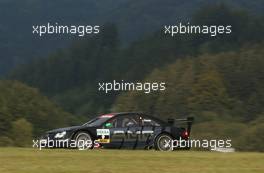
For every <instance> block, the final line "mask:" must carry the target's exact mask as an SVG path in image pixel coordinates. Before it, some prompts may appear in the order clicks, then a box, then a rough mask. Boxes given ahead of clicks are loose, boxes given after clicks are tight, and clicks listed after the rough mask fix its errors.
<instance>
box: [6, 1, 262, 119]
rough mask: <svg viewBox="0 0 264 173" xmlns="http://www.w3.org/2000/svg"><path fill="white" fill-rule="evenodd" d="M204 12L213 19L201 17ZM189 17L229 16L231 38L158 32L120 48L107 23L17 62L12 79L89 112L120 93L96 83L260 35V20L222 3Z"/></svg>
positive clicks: (139, 75)
mask: <svg viewBox="0 0 264 173" xmlns="http://www.w3.org/2000/svg"><path fill="white" fill-rule="evenodd" d="M217 14H222V15H221V16H224V18H223V17H219V15H217ZM208 16H210V17H211V18H212V20H208V21H207V20H205V19H207V17H208ZM192 20H193V22H194V23H195V22H199V23H204V24H211V21H214V22H216V23H220V24H221V23H222V22H223V21H225V20H227V21H229V22H230V23H231V24H232V26H233V28H234V31H233V34H232V37H231V36H226V37H214V38H209V37H204V36H196V35H193V36H192V35H191V36H186V35H185V36H178V37H174V38H171V37H164V35H162V34H161V33H160V32H157V33H155V34H153V35H151V36H149V37H146V38H144V39H142V40H141V41H137V42H135V43H133V44H131V45H130V46H129V47H127V48H123V47H122V44H120V41H119V38H120V37H119V33H118V30H117V27H116V26H115V25H106V26H105V30H104V31H102V34H101V35H100V36H97V37H93V38H91V39H87V40H83V41H79V42H77V43H76V44H74V45H73V46H72V47H70V48H69V49H65V50H60V51H58V52H56V53H53V54H51V55H50V56H49V57H48V58H45V59H43V60H39V61H35V62H33V63H31V64H28V65H25V66H20V67H19V68H17V69H16V70H14V71H13V72H12V73H11V74H10V78H11V79H16V80H20V81H23V82H25V83H27V84H28V85H30V86H33V87H36V88H39V89H40V91H41V92H42V93H44V94H45V95H47V96H49V97H50V98H52V99H53V100H55V101H56V102H57V103H58V104H59V105H61V106H62V107H63V108H64V109H65V110H67V111H69V112H71V113H74V114H78V115H85V116H87V115H93V114H96V113H99V112H108V111H110V107H111V105H112V104H113V101H114V99H115V97H116V95H118V94H119V93H118V92H115V93H110V94H109V95H107V96H106V95H105V94H104V93H102V92H98V88H97V87H98V82H106V81H111V80H114V79H115V80H126V81H139V80H142V79H144V78H145V76H147V75H148V74H149V73H151V72H152V71H153V70H155V69H156V68H161V67H163V66H166V65H167V64H170V63H173V62H174V61H175V60H177V59H179V58H184V57H187V56H198V55H200V54H203V53H218V52H225V51H229V50H238V49H239V48H240V47H241V46H242V45H245V44H254V43H255V44H256V43H258V42H260V41H261V40H263V37H264V33H263V31H264V29H261V28H264V26H263V24H262V23H261V19H259V18H252V17H250V16H248V14H247V13H245V12H238V11H234V10H231V9H230V8H228V7H226V6H222V5H220V6H215V7H212V8H205V9H203V10H201V11H199V12H197V13H196V14H195V18H193V19H192ZM241 26H243V28H241ZM259 31H260V32H259ZM142 67H143V68H142Z"/></svg>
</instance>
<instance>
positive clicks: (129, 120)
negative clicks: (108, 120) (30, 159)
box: [120, 115, 139, 127]
mask: <svg viewBox="0 0 264 173" xmlns="http://www.w3.org/2000/svg"><path fill="white" fill-rule="evenodd" d="M120 123H121V124H120V125H121V127H136V126H139V121H138V116H136V115H130V116H124V117H121V119H120Z"/></svg>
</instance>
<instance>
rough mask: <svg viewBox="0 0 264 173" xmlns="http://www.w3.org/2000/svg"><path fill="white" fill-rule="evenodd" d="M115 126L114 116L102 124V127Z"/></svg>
mask: <svg viewBox="0 0 264 173" xmlns="http://www.w3.org/2000/svg"><path fill="white" fill-rule="evenodd" d="M116 127H117V119H116V118H114V119H111V120H109V121H107V122H106V123H105V124H104V128H116Z"/></svg>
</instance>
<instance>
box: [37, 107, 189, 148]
mask: <svg viewBox="0 0 264 173" xmlns="http://www.w3.org/2000/svg"><path fill="white" fill-rule="evenodd" d="M192 122H193V118H192V117H189V118H186V119H175V120H174V119H168V122H164V121H162V120H160V119H157V118H155V117H153V116H149V115H146V114H144V113H138V112H126V113H110V114H105V115H100V116H98V117H96V118H94V119H92V120H91V121H89V122H87V123H85V124H83V125H81V126H73V127H66V128H61V129H55V130H51V131H48V132H47V133H46V134H45V135H44V136H42V138H41V141H42V142H43V141H45V144H50V143H51V144H52V146H53V147H58V144H60V145H59V147H62V146H63V147H76V148H79V149H87V148H89V149H92V148H95V147H96V148H97V147H100V148H118V149H123V148H125V149H150V148H155V149H157V150H162V151H167V150H170V149H172V146H173V144H172V143H171V142H173V141H175V140H179V139H181V140H185V141H188V140H189V137H190V132H191V126H192ZM184 124H185V125H184ZM184 126H185V127H184ZM55 144H56V145H55ZM186 148H188V147H186Z"/></svg>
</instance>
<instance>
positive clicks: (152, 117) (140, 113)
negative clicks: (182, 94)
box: [101, 112, 166, 124]
mask: <svg viewBox="0 0 264 173" xmlns="http://www.w3.org/2000/svg"><path fill="white" fill-rule="evenodd" d="M135 114H138V115H142V116H145V117H148V118H150V119H153V120H154V121H157V122H159V123H162V124H165V123H166V122H164V121H163V120H161V119H159V118H156V117H154V116H151V115H148V114H145V113H143V112H115V113H108V114H105V115H101V116H107V115H109V116H113V117H116V116H125V115H135Z"/></svg>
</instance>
